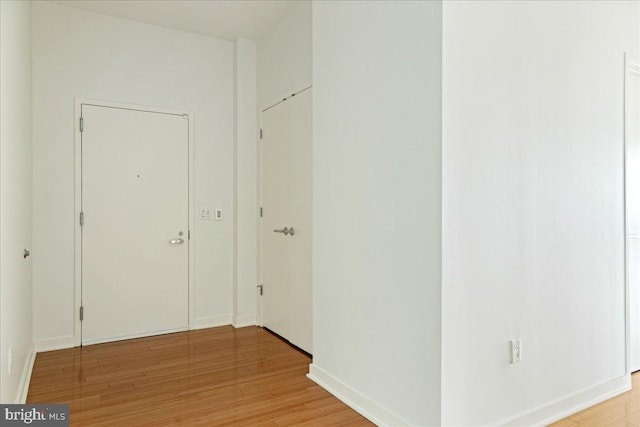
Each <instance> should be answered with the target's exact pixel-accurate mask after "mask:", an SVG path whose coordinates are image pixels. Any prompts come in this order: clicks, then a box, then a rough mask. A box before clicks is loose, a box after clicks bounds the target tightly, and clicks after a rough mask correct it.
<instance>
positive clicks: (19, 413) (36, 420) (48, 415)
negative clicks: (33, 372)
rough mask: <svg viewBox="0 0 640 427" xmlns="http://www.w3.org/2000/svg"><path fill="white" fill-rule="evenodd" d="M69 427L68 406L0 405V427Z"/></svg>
mask: <svg viewBox="0 0 640 427" xmlns="http://www.w3.org/2000/svg"><path fill="white" fill-rule="evenodd" d="M4 426H38V427H69V405H53V404H51V405H0V427H4Z"/></svg>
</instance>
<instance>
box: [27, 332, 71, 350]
mask: <svg viewBox="0 0 640 427" xmlns="http://www.w3.org/2000/svg"><path fill="white" fill-rule="evenodd" d="M73 347H75V345H74V337H73V335H69V336H66V337H56V338H47V339H43V340H38V341H36V351H37V352H38V353H42V352H44V351H53V350H63V349H66V348H73Z"/></svg>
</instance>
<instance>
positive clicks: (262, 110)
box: [256, 85, 313, 327]
mask: <svg viewBox="0 0 640 427" xmlns="http://www.w3.org/2000/svg"><path fill="white" fill-rule="evenodd" d="M312 88H313V85H309V86H305V87H303V88H302V89H299V90H296V91H295V92H291V93H287V94H285V95H283V96H281V97H280V98H278V100H277V101H273V102H271V103H269V104H267V105H265V106H264V107H262V108H260V130H259V133H260V134H259V137H258V142H259V143H258V153H257V155H258V210H260V209H262V205H263V203H262V202H263V200H262V182H263V179H262V172H263V171H264V167H263V164H262V129H263V128H264V126H263V124H264V113H265V112H266V111H267V110H269V109H271V108H273V107H275V106H276V105H279V104H282V103H283V102H285V101H287V100H288V99H289V98H291V97H293V96H296V95H297V94H299V93H302V92H304V91H305V90H308V89H312ZM312 123H313V118H312ZM312 182H313V178H312ZM262 227H263V226H262V216H261V215H260V213H258V269H257V270H258V286H263V285H264V283H263V275H262V265H263V258H262V252H263V251H262ZM311 286H313V283H312V285H311ZM256 325H257V326H261V327H264V319H263V305H262V294H261V293H260V292H258V293H257V314H256Z"/></svg>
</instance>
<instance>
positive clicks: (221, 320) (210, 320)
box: [190, 316, 231, 329]
mask: <svg viewBox="0 0 640 427" xmlns="http://www.w3.org/2000/svg"><path fill="white" fill-rule="evenodd" d="M230 324H231V316H216V317H205V318H202V319H194V320H193V322H192V323H191V326H190V329H205V328H216V327H218V326H227V325H230Z"/></svg>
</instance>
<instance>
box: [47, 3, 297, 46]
mask: <svg viewBox="0 0 640 427" xmlns="http://www.w3.org/2000/svg"><path fill="white" fill-rule="evenodd" d="M54 1H55V3H59V4H63V5H65V6H71V7H76V8H79V9H84V10H88V11H91V12H96V13H102V14H104V15H110V16H117V17H120V18H125V19H131V20H134V21H138V22H146V23H147V24H154V25H160V26H162V27H167V28H173V29H176V30H182V31H188V32H191V33H197V34H202V35H205V36H210V37H217V38H221V39H226V40H234V39H235V38H236V37H243V38H248V39H253V40H256V39H258V38H259V37H260V35H261V34H262V33H263V32H264V31H265V30H267V29H268V28H269V27H271V26H272V25H273V24H274V23H275V22H276V21H277V20H278V18H280V17H281V16H283V15H284V14H285V13H286V11H287V10H288V9H289V8H290V7H291V6H293V4H294V3H295V0H253V1H252V0H195V1H194V0H101V1H95V0H54Z"/></svg>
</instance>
